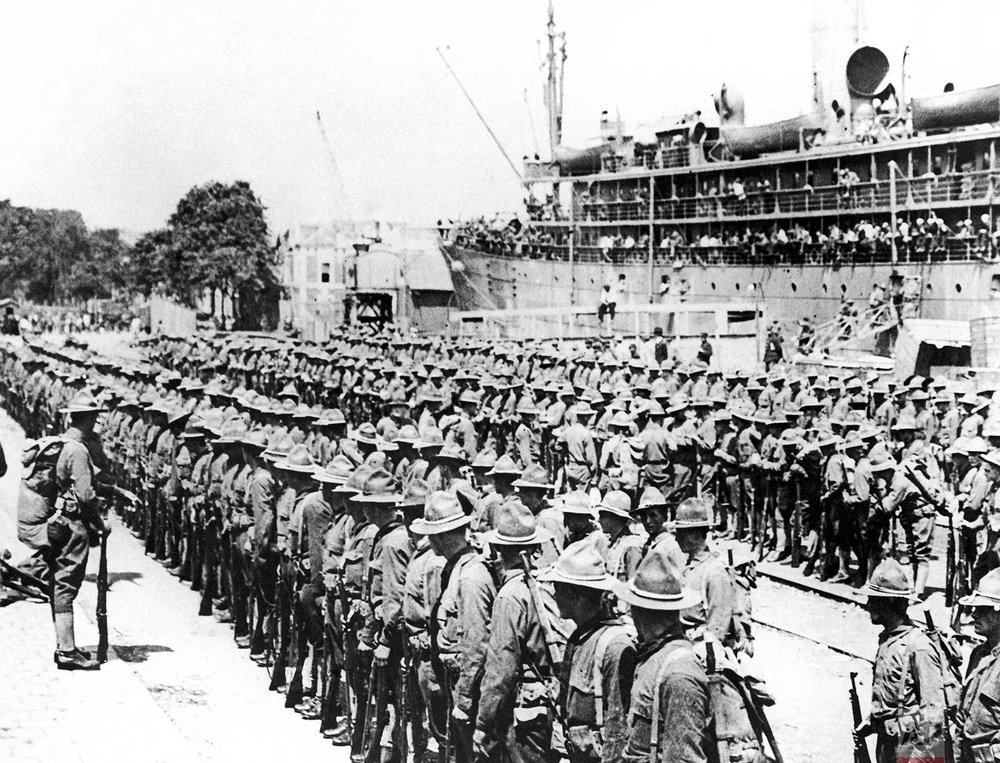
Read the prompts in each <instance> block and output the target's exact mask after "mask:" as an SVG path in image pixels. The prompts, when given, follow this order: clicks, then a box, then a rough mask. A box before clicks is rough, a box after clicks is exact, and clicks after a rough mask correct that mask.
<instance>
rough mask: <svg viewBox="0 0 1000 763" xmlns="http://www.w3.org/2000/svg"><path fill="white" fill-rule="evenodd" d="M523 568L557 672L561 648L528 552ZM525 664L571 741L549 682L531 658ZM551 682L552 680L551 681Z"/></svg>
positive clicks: (544, 699) (523, 558)
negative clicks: (546, 616) (546, 610)
mask: <svg viewBox="0 0 1000 763" xmlns="http://www.w3.org/2000/svg"><path fill="white" fill-rule="evenodd" d="M520 556H521V567H522V568H523V570H524V582H525V585H526V586H527V587H528V592H529V593H530V594H531V601H532V603H533V604H534V606H535V613H536V614H537V615H538V625H539V627H540V628H541V630H542V636H543V637H544V638H545V649H546V652H547V653H548V657H549V662H550V664H551V665H552V668H553V670H555V669H556V668H557V667H558V666H559V664H560V662H561V656H560V654H559V652H560V648H559V644H558V642H556V640H555V638H554V636H553V634H552V629H551V628H550V627H549V624H548V623H547V622H546V620H545V611H544V607H543V605H542V599H541V594H540V593H539V591H538V581H537V580H535V578H534V576H533V575H532V574H531V559H530V557H529V556H528V552H527V551H522V552H521V555H520ZM525 664H526V665H527V666H528V668H529V669H530V670H531V672H532V673H534V674H535V678H536V680H538V682H539V683H540V684H541V685H542V686H543V687H545V689H546V690H545V691H543V692H542V701H543V703H544V704H545V706H546V707H547V708H548V710H549V712H551V713H552V717H553V718H555V719H556V720H557V721H558V722H559V725H560V726H562V730H563V732H564V737H565V738H566V739H567V740H568V739H569V726H568V725H567V723H566V716H565V715H564V714H563V712H562V709H561V708H560V707H559V705H558V703H557V702H556V701H555V699H553V697H552V696H551V695H550V693H549V691H548V682H546V680H545V678H544V677H543V676H542V673H541V671H540V670H539V669H538V666H537V665H536V664H535V662H534V660H532V659H531V658H530V657H527V656H526V657H525ZM550 680H551V679H550Z"/></svg>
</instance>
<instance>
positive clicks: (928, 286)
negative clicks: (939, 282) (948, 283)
mask: <svg viewBox="0 0 1000 763" xmlns="http://www.w3.org/2000/svg"><path fill="white" fill-rule="evenodd" d="M927 291H934V284H932V283H929V284H927Z"/></svg>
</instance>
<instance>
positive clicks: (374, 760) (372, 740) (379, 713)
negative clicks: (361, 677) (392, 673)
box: [364, 659, 389, 763]
mask: <svg viewBox="0 0 1000 763" xmlns="http://www.w3.org/2000/svg"><path fill="white" fill-rule="evenodd" d="M369 687H370V688H369V694H368V697H369V708H370V707H371V705H372V704H374V705H375V714H374V718H373V719H369V718H366V726H367V727H368V728H366V731H369V730H370V736H369V737H368V739H369V744H368V746H367V749H365V750H364V753H365V763H378V761H379V759H380V757H381V746H382V731H383V730H384V729H385V727H386V725H387V724H388V723H389V702H388V697H387V696H386V688H387V687H386V680H385V669H384V668H380V667H379V666H378V663H377V662H376V661H375V660H374V659H373V660H372V679H371V682H370V684H369ZM372 720H374V728H371V725H370V724H371V721H372Z"/></svg>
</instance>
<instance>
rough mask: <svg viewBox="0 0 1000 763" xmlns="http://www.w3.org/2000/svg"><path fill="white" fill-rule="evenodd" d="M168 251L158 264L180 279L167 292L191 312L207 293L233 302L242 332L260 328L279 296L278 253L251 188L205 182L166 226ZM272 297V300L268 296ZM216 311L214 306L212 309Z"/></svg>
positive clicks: (162, 253) (186, 198)
mask: <svg viewBox="0 0 1000 763" xmlns="http://www.w3.org/2000/svg"><path fill="white" fill-rule="evenodd" d="M168 229H169V232H170V243H169V246H165V247H160V248H159V252H160V255H159V256H160V258H161V264H162V261H163V259H167V260H168V261H169V263H170V266H171V272H172V273H177V274H182V275H181V276H180V278H181V279H182V280H181V281H180V282H173V283H169V288H170V292H171V293H173V294H174V296H176V297H177V298H178V299H179V300H180V301H182V302H184V303H185V304H188V305H190V306H191V307H195V306H196V305H197V303H198V301H199V299H201V298H202V296H203V295H204V294H205V292H208V293H209V294H210V295H211V297H212V298H213V300H214V295H215V293H216V292H218V293H220V294H221V295H223V297H227V298H229V299H231V300H232V304H233V306H234V310H235V312H236V315H234V316H233V317H234V319H235V323H236V325H237V326H238V327H240V328H258V327H260V325H261V323H262V321H263V319H264V317H265V312H268V311H269V305H270V303H271V302H274V304H275V305H276V295H277V292H278V276H277V268H278V249H277V247H275V246H274V245H273V244H272V243H271V241H270V234H269V233H268V228H267V221H266V220H265V219H264V206H263V204H261V202H260V200H259V199H258V198H257V197H256V196H255V195H254V193H253V191H252V190H251V189H250V185H249V184H248V183H246V182H243V181H237V182H235V183H233V184H232V185H226V184H224V183H209V184H207V185H202V186H196V187H194V188H192V189H191V190H190V191H188V193H187V194H186V195H185V196H184V198H182V199H181V200H180V202H179V203H178V204H177V210H176V211H175V212H174V213H173V214H172V215H171V216H170V219H169V221H168ZM272 295H273V296H272ZM213 311H214V304H213Z"/></svg>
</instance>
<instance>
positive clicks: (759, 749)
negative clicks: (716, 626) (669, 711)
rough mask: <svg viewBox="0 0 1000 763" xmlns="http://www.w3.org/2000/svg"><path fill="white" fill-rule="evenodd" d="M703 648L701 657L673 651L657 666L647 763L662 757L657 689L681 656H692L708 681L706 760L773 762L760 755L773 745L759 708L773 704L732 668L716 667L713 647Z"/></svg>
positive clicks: (763, 691)
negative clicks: (708, 740)
mask: <svg viewBox="0 0 1000 763" xmlns="http://www.w3.org/2000/svg"><path fill="white" fill-rule="evenodd" d="M699 646H700V645H699ZM704 647H705V653H704V654H700V653H699V652H700V650H699V649H697V648H695V649H692V648H690V647H681V648H679V649H676V650H674V651H673V652H672V653H671V654H670V655H669V656H668V657H667V659H666V660H665V661H664V662H663V664H662V665H661V666H660V671H659V673H658V674H657V677H656V686H657V690H656V691H655V692H654V693H653V697H654V699H653V710H652V720H651V723H650V757H649V763H660V758H661V757H662V756H661V755H660V751H659V714H660V701H659V698H660V691H659V687H660V686H661V685H662V684H663V681H664V680H666V677H667V675H669V673H670V670H671V668H672V666H673V663H674V662H675V661H676V660H677V659H678V658H679V657H680V656H681V655H683V654H692V653H693V654H694V656H695V657H696V659H697V660H698V661H699V662H701V663H702V664H703V665H704V666H705V674H706V677H707V678H708V706H709V713H710V716H711V724H710V727H709V734H710V742H711V750H710V752H709V760H711V761H712V762H713V763H765V762H766V761H771V760H773V759H772V758H771V757H770V756H769V755H767V754H766V753H765V752H764V750H765V745H767V746H769V747H772V749H773V746H774V742H773V741H772V737H771V728H770V725H769V724H768V721H767V718H766V717H765V716H764V712H763V707H764V706H765V705H770V704H773V703H774V700H773V699H772V698H771V697H770V696H769V695H768V694H767V693H766V689H763V687H762V686H761V685H759V684H755V683H754V682H752V681H751V680H749V679H748V677H745V676H743V675H741V674H740V673H739V672H738V671H737V670H736V669H735V668H734V667H733V666H730V665H728V664H726V665H723V664H719V663H717V662H716V659H715V652H714V645H713V644H711V643H708V642H705V643H704Z"/></svg>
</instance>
